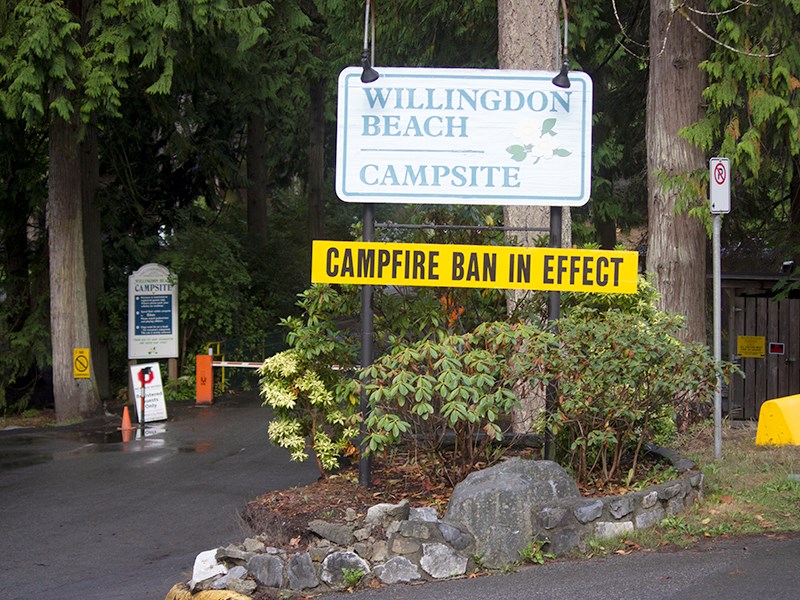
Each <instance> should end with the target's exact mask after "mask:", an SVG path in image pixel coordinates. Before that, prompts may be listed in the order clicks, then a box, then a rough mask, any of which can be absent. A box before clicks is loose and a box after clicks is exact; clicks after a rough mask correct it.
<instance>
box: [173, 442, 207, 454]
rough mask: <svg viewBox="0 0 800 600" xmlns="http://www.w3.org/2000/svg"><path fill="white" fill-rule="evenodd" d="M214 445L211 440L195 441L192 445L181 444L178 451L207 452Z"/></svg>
mask: <svg viewBox="0 0 800 600" xmlns="http://www.w3.org/2000/svg"><path fill="white" fill-rule="evenodd" d="M213 446H214V444H213V443H211V442H194V443H193V444H192V445H191V446H181V447H180V448H178V452H181V453H184V454H205V453H206V452H208V451H209V450H211V448H212V447H213Z"/></svg>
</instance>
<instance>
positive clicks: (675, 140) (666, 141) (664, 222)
mask: <svg viewBox="0 0 800 600" xmlns="http://www.w3.org/2000/svg"><path fill="white" fill-rule="evenodd" d="M702 7H703V6H702V3H701V2H699V1H697V0H695V1H693V2H686V3H683V4H680V5H676V4H675V3H674V2H671V0H651V1H650V80H649V84H648V93H647V134H646V135H647V177H648V245H647V270H648V271H649V272H650V273H652V274H653V276H654V278H655V285H656V287H657V289H658V290H659V292H660V293H661V304H662V306H661V308H663V309H664V310H666V311H668V312H672V313H677V314H681V315H684V316H685V317H686V324H687V328H686V330H685V335H686V338H687V339H688V340H692V341H698V342H705V339H706V297H705V289H706V268H705V264H706V253H705V248H706V232H705V228H704V226H703V223H702V222H701V221H700V220H699V219H697V218H696V217H694V216H691V215H690V214H689V210H688V209H689V208H691V207H692V206H694V205H697V204H702V203H704V202H705V193H704V192H703V191H701V189H700V188H698V187H693V186H691V185H681V184H680V181H684V180H681V179H679V176H681V175H683V174H686V173H691V172H694V171H697V170H700V169H702V168H703V164H704V158H703V153H702V152H701V151H700V150H699V149H698V148H696V147H694V146H692V145H691V144H689V143H688V142H686V141H685V140H683V139H681V138H680V137H679V135H678V134H679V132H680V131H681V130H682V129H683V128H684V127H687V126H689V125H691V124H693V123H696V122H697V121H698V120H699V119H700V117H701V116H702V92H703V89H704V87H705V77H704V74H703V72H702V71H701V70H700V67H699V64H700V62H701V61H702V60H704V58H705V55H706V40H705V38H704V37H703V36H702V35H701V33H700V32H699V31H698V28H697V27H695V26H694V24H695V23H696V22H697V21H702V18H703V17H702V11H701V10H700V9H701V8H702ZM700 24H701V25H702V22H701V23H700Z"/></svg>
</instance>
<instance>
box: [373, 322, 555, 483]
mask: <svg viewBox="0 0 800 600" xmlns="http://www.w3.org/2000/svg"><path fill="white" fill-rule="evenodd" d="M549 342H550V337H549V335H548V334H546V333H544V332H542V331H540V330H535V329H533V328H531V327H529V326H526V325H522V324H517V325H511V324H509V323H487V324H484V325H481V326H479V327H478V328H476V329H475V331H473V332H472V333H469V334H464V335H451V336H447V337H444V338H443V339H441V340H440V341H436V340H432V339H427V340H423V341H421V342H417V343H415V344H411V345H408V346H402V347H398V348H396V349H395V350H394V351H393V352H391V353H389V354H387V355H385V356H383V357H381V358H380V359H378V360H377V361H375V363H374V364H373V365H372V366H370V367H369V368H367V369H365V370H364V371H362V373H361V377H362V379H364V380H365V381H366V386H367V392H368V396H369V402H370V414H369V416H368V417H367V419H366V425H367V429H368V431H369V434H368V436H367V442H368V445H369V450H370V451H372V452H376V451H382V450H384V449H386V448H387V447H388V446H389V445H391V444H395V443H397V442H399V441H401V440H408V441H410V442H411V443H412V444H413V445H414V446H415V449H416V452H417V453H422V454H425V455H427V456H428V457H429V458H430V459H433V460H430V461H427V462H428V464H429V465H431V464H436V465H437V466H438V467H439V468H440V469H441V470H442V472H443V474H444V475H445V477H446V478H447V479H448V480H449V481H450V483H451V484H452V485H455V484H456V483H458V482H459V481H461V480H462V479H463V478H464V477H466V475H467V474H469V472H470V471H472V470H474V469H475V468H476V466H477V465H478V464H479V463H480V464H481V465H482V466H483V465H487V464H491V463H492V462H494V461H496V460H497V459H498V458H499V456H500V452H497V451H496V450H497V447H496V445H493V442H500V441H501V440H502V439H503V437H504V435H505V434H506V433H507V430H508V421H507V418H508V416H509V414H510V411H511V408H512V407H513V406H514V405H515V404H516V402H517V398H516V396H515V395H514V393H513V391H512V389H511V388H512V384H513V382H514V381H515V378H516V376H517V374H518V373H519V372H524V373H525V375H526V377H529V378H531V379H535V378H537V377H542V376H543V369H542V366H543V365H542V363H541V359H540V357H541V355H542V354H543V353H544V350H545V348H546V346H547V345H548V343H549ZM523 347H525V352H520V350H521V349H522V348H523ZM451 437H452V445H449V441H450V438H451ZM493 450H494V452H492V451H493Z"/></svg>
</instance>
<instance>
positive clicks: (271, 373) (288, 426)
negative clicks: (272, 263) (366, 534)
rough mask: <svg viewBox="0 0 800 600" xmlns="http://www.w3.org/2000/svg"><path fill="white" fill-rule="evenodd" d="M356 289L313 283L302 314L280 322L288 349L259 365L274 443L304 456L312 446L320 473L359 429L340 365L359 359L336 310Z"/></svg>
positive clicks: (354, 400) (355, 403) (345, 307)
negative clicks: (342, 290) (341, 291)
mask: <svg viewBox="0 0 800 600" xmlns="http://www.w3.org/2000/svg"><path fill="white" fill-rule="evenodd" d="M351 302H352V295H348V294H346V293H345V294H339V293H338V292H337V291H336V290H334V289H333V288H331V287H329V286H314V287H312V288H310V289H309V290H307V291H306V292H304V293H303V294H301V295H300V300H299V302H298V305H299V306H300V307H301V308H302V309H303V315H302V317H289V318H287V319H284V320H283V321H282V324H283V325H285V326H286V327H288V328H289V333H288V334H287V336H286V340H287V343H288V344H289V346H290V349H289V350H287V351H285V352H281V353H279V354H276V355H274V356H272V357H270V358H268V359H267V360H266V361H264V365H263V366H262V367H261V368H260V369H259V375H260V376H261V380H260V389H261V397H262V398H263V399H264V405H265V406H269V407H271V408H272V410H273V412H274V416H273V419H272V420H271V421H270V424H269V427H268V433H269V437H270V440H272V442H273V443H275V444H277V445H278V446H281V447H282V448H286V449H287V450H289V453H290V455H291V459H292V460H297V461H302V460H306V459H307V458H308V454H309V451H310V450H313V451H314V455H315V458H316V460H317V465H318V467H319V470H320V473H321V474H325V473H326V472H329V471H332V470H334V469H336V468H337V467H338V466H339V461H340V459H341V457H342V456H343V455H344V454H345V453H347V452H349V451H350V450H351V445H352V441H351V440H352V439H354V438H355V436H356V435H357V434H358V431H359V422H360V414H359V399H358V396H355V395H353V394H352V393H350V391H349V390H348V389H347V388H346V387H345V386H344V385H342V372H343V371H342V369H347V368H348V367H350V366H352V365H353V363H354V361H355V348H356V346H355V344H354V342H353V340H352V338H350V337H349V336H348V334H347V333H346V332H340V331H339V329H338V328H337V315H340V314H342V313H347V312H349V309H350V308H352V307H351V306H349V303H351Z"/></svg>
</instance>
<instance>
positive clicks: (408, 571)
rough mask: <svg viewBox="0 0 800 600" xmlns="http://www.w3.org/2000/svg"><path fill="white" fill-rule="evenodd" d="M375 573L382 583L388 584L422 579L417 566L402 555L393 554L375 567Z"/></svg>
mask: <svg viewBox="0 0 800 600" xmlns="http://www.w3.org/2000/svg"><path fill="white" fill-rule="evenodd" d="M375 573H377V575H378V577H379V578H380V580H381V581H382V582H383V583H385V584H388V585H392V584H395V583H409V582H411V581H416V580H418V579H422V575H421V574H420V572H419V569H418V568H417V566H416V565H415V564H414V563H412V562H411V561H410V560H408V559H407V558H406V557H404V556H395V557H394V558H392V559H390V560H388V561H387V562H386V563H385V564H383V565H380V567H376V568H375Z"/></svg>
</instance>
